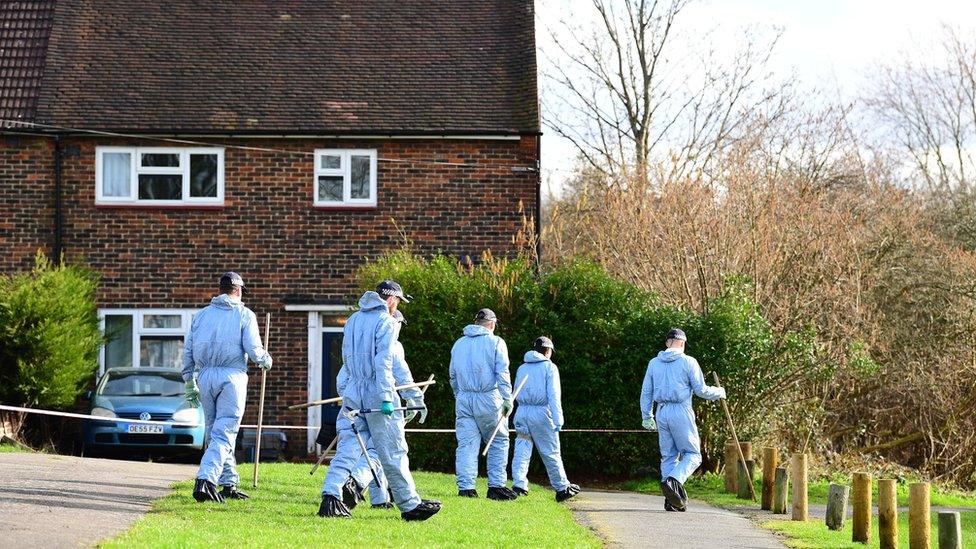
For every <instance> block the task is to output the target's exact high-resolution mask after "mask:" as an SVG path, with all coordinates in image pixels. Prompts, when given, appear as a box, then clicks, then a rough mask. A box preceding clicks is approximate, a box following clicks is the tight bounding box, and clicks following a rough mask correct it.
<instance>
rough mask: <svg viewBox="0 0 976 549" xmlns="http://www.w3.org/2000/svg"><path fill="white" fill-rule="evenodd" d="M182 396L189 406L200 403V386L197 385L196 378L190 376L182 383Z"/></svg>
mask: <svg viewBox="0 0 976 549" xmlns="http://www.w3.org/2000/svg"><path fill="white" fill-rule="evenodd" d="M183 386H184V388H183V398H185V399H186V401H187V402H189V403H190V406H199V405H200V388H199V387H197V380H195V379H193V378H192V377H191V378H190V379H188V380H186V382H185V383H184V384H183Z"/></svg>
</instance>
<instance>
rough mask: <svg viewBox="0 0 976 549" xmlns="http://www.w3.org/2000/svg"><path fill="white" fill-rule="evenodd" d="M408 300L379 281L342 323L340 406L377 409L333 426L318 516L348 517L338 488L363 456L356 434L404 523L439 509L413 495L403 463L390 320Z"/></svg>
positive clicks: (406, 464)
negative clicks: (330, 455) (370, 450)
mask: <svg viewBox="0 0 976 549" xmlns="http://www.w3.org/2000/svg"><path fill="white" fill-rule="evenodd" d="M410 299H411V298H410V296H408V295H406V294H404V293H403V289H402V288H401V287H400V285H399V284H397V283H396V282H394V281H393V280H384V281H383V282H380V284H379V285H378V286H377V287H376V291H375V292H372V291H370V292H366V293H364V294H363V297H362V298H360V300H359V311H357V312H355V313H353V314H352V316H350V317H349V320H347V321H346V326H345V328H343V332H342V333H343V337H342V361H343V369H344V370H345V374H344V376H345V377H344V382H343V383H344V386H343V389H342V394H341V396H342V406H343V408H346V409H350V410H360V409H366V408H369V409H374V410H376V409H378V410H379V411H380V413H367V414H359V415H358V416H356V417H355V418H354V419H352V420H351V419H350V418H349V417H347V416H346V415H344V414H340V416H339V419H338V421H337V422H336V430H337V431H338V435H339V442H338V444H337V446H336V455H335V458H333V459H332V464H331V465H330V466H329V470H328V472H327V473H326V475H325V482H324V483H323V485H322V503H321V505H320V506H319V511H318V514H319V516H321V517H348V516H350V514H349V508H348V507H347V506H346V505H345V504H344V503H343V502H342V495H343V493H342V490H343V486H345V485H346V484H347V481H348V480H349V478H350V477H351V476H352V475H353V474H354V473H355V472H356V467H357V464H358V463H359V461H360V458H361V457H362V454H363V452H362V447H361V446H360V445H359V440H358V439H357V436H356V433H355V432H353V423H352V421H355V422H356V423H355V427H356V431H358V432H359V435H360V436H361V437H362V438H363V442H364V443H365V444H366V446H367V448H369V447H373V448H375V449H376V455H377V458H379V462H380V465H381V466H382V468H383V473H384V475H385V476H386V479H387V481H388V483H389V487H390V491H391V492H393V500H394V503H396V506H397V507H398V508H399V509H400V516H401V517H402V518H403V519H404V520H427V519H428V518H430V517H432V516H433V515H435V514H436V513H437V512H438V511H440V509H441V503H440V502H439V501H436V500H422V499H421V498H420V496H419V495H418V494H417V489H416V486H415V485H414V482H413V475H411V474H410V462H409V460H408V459H407V441H406V439H405V438H404V434H403V414H402V413H400V412H397V411H395V410H394V407H393V402H394V401H396V399H398V398H399V397H398V396H397V394H396V391H395V390H394V389H395V387H396V380H395V377H394V371H393V361H394V342H395V341H396V338H397V333H398V331H399V322H398V321H397V320H396V319H395V318H394V317H393V315H394V314H396V312H397V308H398V307H399V305H400V302H403V303H409V302H410Z"/></svg>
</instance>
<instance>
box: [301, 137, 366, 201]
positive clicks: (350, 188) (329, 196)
mask: <svg viewBox="0 0 976 549" xmlns="http://www.w3.org/2000/svg"><path fill="white" fill-rule="evenodd" d="M315 205H316V206H375V205H376V151H375V150H355V149H318V150H316V151H315Z"/></svg>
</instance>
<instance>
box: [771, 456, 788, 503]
mask: <svg viewBox="0 0 976 549" xmlns="http://www.w3.org/2000/svg"><path fill="white" fill-rule="evenodd" d="M789 489H790V480H789V476H788V475H787V474H786V467H777V468H776V480H775V482H773V513H776V514H777V515H785V514H786V499H787V494H788V493H789Z"/></svg>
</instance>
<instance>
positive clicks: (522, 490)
mask: <svg viewBox="0 0 976 549" xmlns="http://www.w3.org/2000/svg"><path fill="white" fill-rule="evenodd" d="M512 491H513V492H515V495H516V496H519V497H522V496H527V495H529V491H528V490H526V489H525V488H519V487H518V486H512Z"/></svg>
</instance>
